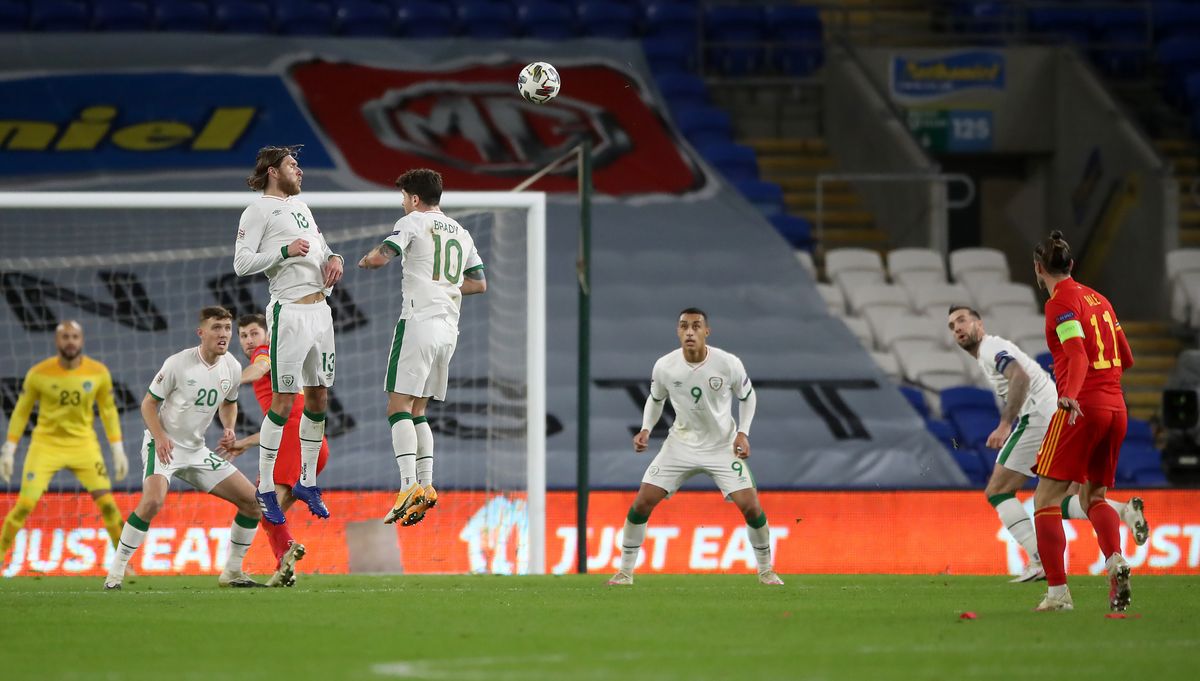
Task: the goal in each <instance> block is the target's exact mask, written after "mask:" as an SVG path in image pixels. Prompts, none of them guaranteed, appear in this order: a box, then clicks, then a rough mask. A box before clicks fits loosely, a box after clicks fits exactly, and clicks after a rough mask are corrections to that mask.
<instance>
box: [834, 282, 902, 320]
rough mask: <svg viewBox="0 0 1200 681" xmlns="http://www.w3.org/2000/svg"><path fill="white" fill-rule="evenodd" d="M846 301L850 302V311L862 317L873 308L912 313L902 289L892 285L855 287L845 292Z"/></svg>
mask: <svg viewBox="0 0 1200 681" xmlns="http://www.w3.org/2000/svg"><path fill="white" fill-rule="evenodd" d="M846 299H847V300H849V301H850V311H851V312H852V313H853V314H855V315H857V316H863V315H864V314H866V312H867V310H869V309H871V308H873V307H886V308H894V309H897V310H900V311H902V312H906V313H907V312H911V311H912V308H911V307H910V306H909V304H908V295H907V294H906V293H904V289H902V288H900V287H899V286H895V285H892V284H868V285H866V286H857V287H855V288H853V289H851V290H849V291H846Z"/></svg>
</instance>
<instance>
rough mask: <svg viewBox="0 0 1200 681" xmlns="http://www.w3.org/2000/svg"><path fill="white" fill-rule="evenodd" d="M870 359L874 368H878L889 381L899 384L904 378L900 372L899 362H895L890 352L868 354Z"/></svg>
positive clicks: (894, 357)
mask: <svg viewBox="0 0 1200 681" xmlns="http://www.w3.org/2000/svg"><path fill="white" fill-rule="evenodd" d="M870 355H871V359H872V360H873V361H874V362H875V366H877V367H879V370H880V371H882V372H883V373H884V374H885V375H886V376H887V377H888V378H889V379H891V380H893V381H896V382H899V381H900V380H901V379H903V378H904V373H903V372H901V371H900V362H899V361H897V360H896V356H895V355H893V354H892V353H890V352H875V351H873V350H872V351H871V352H870Z"/></svg>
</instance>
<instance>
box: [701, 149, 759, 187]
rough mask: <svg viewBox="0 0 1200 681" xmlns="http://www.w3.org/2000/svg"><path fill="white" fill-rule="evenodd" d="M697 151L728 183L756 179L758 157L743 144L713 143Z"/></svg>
mask: <svg viewBox="0 0 1200 681" xmlns="http://www.w3.org/2000/svg"><path fill="white" fill-rule="evenodd" d="M698 151H699V152H700V155H701V156H703V157H704V159H705V160H706V161H708V162H709V163H711V164H712V165H713V166H714V167H715V168H716V169H717V170H718V171H719V172H720V173H721V174H722V175H724V176H725V179H726V180H728V181H730V182H741V181H742V180H757V179H758V156H757V155H756V154H755V153H754V150H753V149H751V148H750V147H748V146H746V145H744V144H735V143H733V142H713V143H711V144H705V145H704V146H702V147H699V148H698Z"/></svg>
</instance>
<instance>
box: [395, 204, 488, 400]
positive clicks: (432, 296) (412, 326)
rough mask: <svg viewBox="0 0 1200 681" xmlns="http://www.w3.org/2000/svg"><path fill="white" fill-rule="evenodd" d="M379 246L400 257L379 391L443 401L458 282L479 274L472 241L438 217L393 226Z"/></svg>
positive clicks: (414, 215) (414, 217)
mask: <svg viewBox="0 0 1200 681" xmlns="http://www.w3.org/2000/svg"><path fill="white" fill-rule="evenodd" d="M383 246H384V247H385V248H390V249H391V250H392V251H393V252H395V253H396V254H397V255H400V256H401V259H402V260H401V266H402V267H403V270H404V276H403V280H402V283H401V293H402V298H403V303H402V305H403V307H402V309H401V311H400V320H399V321H398V322H397V324H396V329H395V331H394V333H393V335H392V344H391V351H390V353H389V354H388V364H387V371H386V373H385V375H384V389H385V390H387V391H388V392H393V393H400V394H404V395H414V396H416V397H433V398H435V399H438V400H444V399H445V397H446V385H447V382H448V379H449V372H450V359H451V358H452V357H453V356H454V349H455V347H456V345H457V344H458V320H459V315H460V312H461V308H462V292H461V291H460V290H459V286H461V285H462V282H463V279H464V277H466V276H467V275H468V274H470V273H471V272H476V271H479V270H482V269H483V268H484V265H483V260H482V258H480V256H479V251H478V250H477V249H476V247H475V240H474V239H473V238H472V237H471V233H470V232H468V231H467V230H466V229H465V228H464V227H463V226H462V225H460V224H458V222H456V221H455V220H454V219H453V218H450V217H448V216H446V215H445V214H444V213H442V212H440V211H424V212H421V211H413V212H411V213H409V214H408V215H405V216H404V217H402V218H400V219H399V220H397V221H396V225H395V228H394V230H393V231H392V233H391V234H390V235H389V236H388V237H387V238H386V239H385V240H384V242H383Z"/></svg>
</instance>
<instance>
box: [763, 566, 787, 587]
mask: <svg viewBox="0 0 1200 681" xmlns="http://www.w3.org/2000/svg"><path fill="white" fill-rule="evenodd" d="M758 583H759V584H767V585H769V586H783V580H782V579H780V578H779V575H778V574H776V572H775V571H774V570H772V569H771V568H767V569H766V570H759V571H758Z"/></svg>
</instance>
